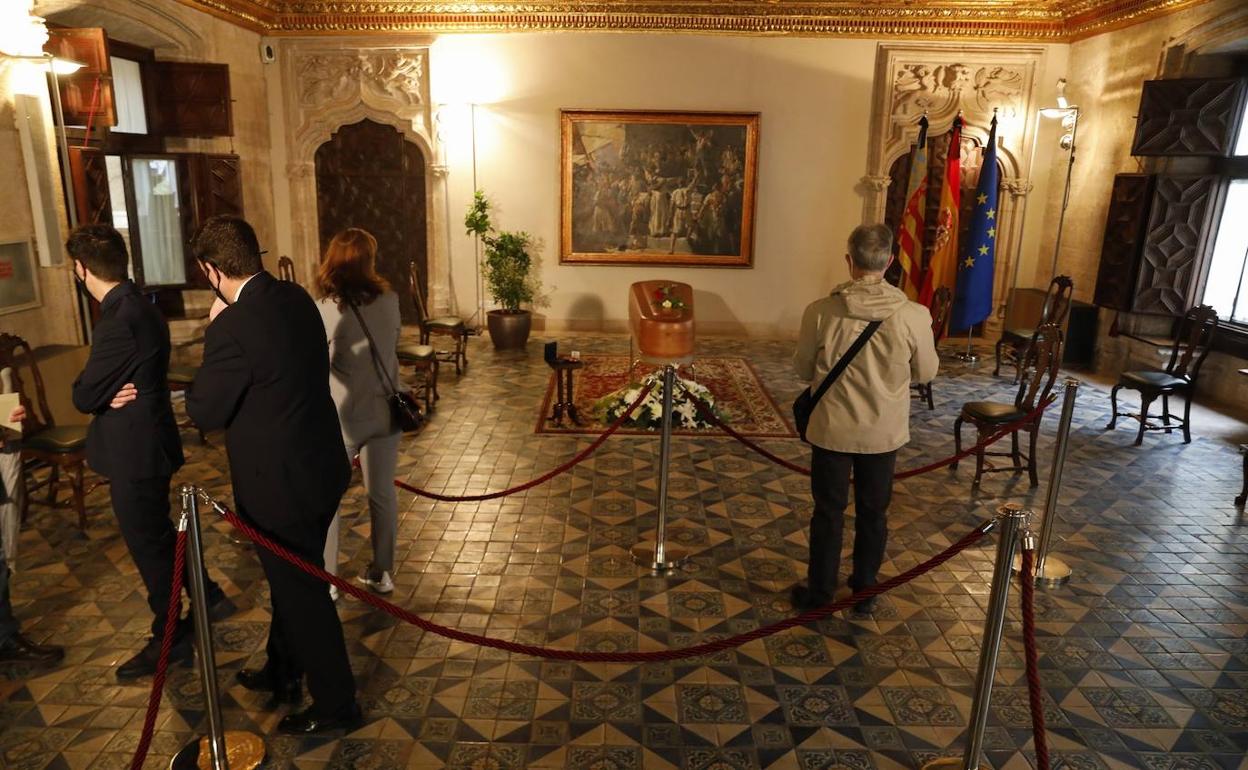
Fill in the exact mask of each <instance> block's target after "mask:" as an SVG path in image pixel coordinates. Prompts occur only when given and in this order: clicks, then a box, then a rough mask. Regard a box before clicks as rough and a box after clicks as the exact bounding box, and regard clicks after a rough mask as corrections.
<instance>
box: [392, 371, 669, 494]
mask: <svg viewBox="0 0 1248 770" xmlns="http://www.w3.org/2000/svg"><path fill="white" fill-rule="evenodd" d="M653 387H654V386H653V385H647V386H645V387H644V388H642V390H641V395H640V396H638V397H637V400H636V401H634V402H633V403H631V404H629V407H628V409H625V410H624V413H623V414H621V415H620V416H619V417H617V418H616V420H615V422H613V423H611V424H610V425H609V426H607V429H606V430H605V431H603V432H602V434H601V435H600V436H598V438H596V439H594V441H593V443H592V444H590V445H589V446H587V447H585V448H584V449H582V450H581V451H580V452H578V453H577V454H576V455H575V456H574V457H573V458H572V459H571V460H568V461H567V462H566V463H564V464H563V465H560V466H559V467H558V468H555V469H554V470H551V471H547V472H546V473H543V474H542V475H541V476H538V477H537V478H535V479H532V480H531V481H526V482H525V483H523V484H520V485H518V486H514V487H511V488H510V489H502V490H499V491H497V492H484V493H482V494H479V495H444V494H440V493H438V492H429V491H428V490H424V489H421V488H419V487H414V486H412V485H411V484H408V483H407V482H404V481H400V480H399V479H395V480H394V485H395V486H396V487H398V488H399V489H402V490H405V491H407V492H411V493H412V494H414V495H417V496H419V497H427V498H429V499H430V500H437V501H439V502H443V503H475V502H481V501H482V500H495V499H497V498H500V497H507V496H508V495H514V494H517V493H519V492H525V491H527V490H530V489H532V488H533V487H536V486H538V485H540V484H545V483H546V482H547V481H550V480H551V479H553V478H554V477H555V476H558V475H559V474H561V473H567V472H568V471H570V470H572V469H573V468H575V467H576V466H578V465H580V464H581V463H583V462H585V461H586V460H587V459H589V456H590V455H592V454H593V453H594V452H596V451H598V448H599V447H601V446H602V445H603V444H604V443H606V440H607V439H609V438H611V436H612V435H614V434H615V432H616V431H618V430H619V429H620V428H622V427H624V423H626V422H628V418H630V417H632V416H633V412H634V411H636V410H637V407H639V406H641V402H642V401H645V400H646V396H648V395H650V390H651V389H652V388H653Z"/></svg>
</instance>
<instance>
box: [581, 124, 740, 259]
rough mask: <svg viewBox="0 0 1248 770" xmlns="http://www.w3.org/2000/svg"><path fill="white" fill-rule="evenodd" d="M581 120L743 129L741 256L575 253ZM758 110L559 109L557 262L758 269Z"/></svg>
mask: <svg viewBox="0 0 1248 770" xmlns="http://www.w3.org/2000/svg"><path fill="white" fill-rule="evenodd" d="M578 121H598V122H604V123H605V122H615V121H619V122H625V123H688V124H691V125H702V126H740V125H743V126H745V171H744V174H743V176H744V177H745V189H744V190H742V194H741V253H740V254H734V255H685V254H661V253H655V254H645V253H642V254H638V253H623V254H621V253H618V252H593V253H586V252H575V251H573V250H572V124H573V123H575V122H578ZM759 122H760V117H759V113H757V112H663V111H650V110H560V111H559V147H560V150H559V264H561V265H670V266H675V267H736V268H751V267H753V266H754V213H755V211H754V200H755V193H756V190H757V187H758V127H759Z"/></svg>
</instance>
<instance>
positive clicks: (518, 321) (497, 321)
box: [486, 310, 533, 350]
mask: <svg viewBox="0 0 1248 770" xmlns="http://www.w3.org/2000/svg"><path fill="white" fill-rule="evenodd" d="M486 325H487V326H488V327H489V329H490V341H491V342H493V343H494V349H495V350H524V345H525V343H527V342H528V341H529V330H530V329H532V328H533V314H532V313H530V312H529V311H527V310H515V311H512V310H491V311H490V312H489V313H487V314H486Z"/></svg>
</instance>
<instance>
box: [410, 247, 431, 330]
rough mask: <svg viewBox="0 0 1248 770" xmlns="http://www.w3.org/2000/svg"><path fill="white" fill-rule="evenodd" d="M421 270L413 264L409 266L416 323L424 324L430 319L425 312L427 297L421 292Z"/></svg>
mask: <svg viewBox="0 0 1248 770" xmlns="http://www.w3.org/2000/svg"><path fill="white" fill-rule="evenodd" d="M420 285H421V284H420V268H418V267H416V263H415V262H412V263H411V264H410V265H409V266H408V288H410V289H411V292H412V302H413V303H414V304H415V305H416V323H418V324H423V323H424V322H425V321H426V320H428V318H429V313H428V312H427V311H426V310H425V296H424V294H423V293H421V291H420Z"/></svg>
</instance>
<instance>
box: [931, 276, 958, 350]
mask: <svg viewBox="0 0 1248 770" xmlns="http://www.w3.org/2000/svg"><path fill="white" fill-rule="evenodd" d="M930 310H931V312H932V339H933V340H934V341H936V342H940V341H941V340H942V339H944V338H945V329H946V328H947V327H948V326H949V312H950V311H951V310H953V289H950V288H949V287H948V286H941V287H940V288H939V289H937V290H936V293H935V294H933V295H932V307H931V308H930Z"/></svg>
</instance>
